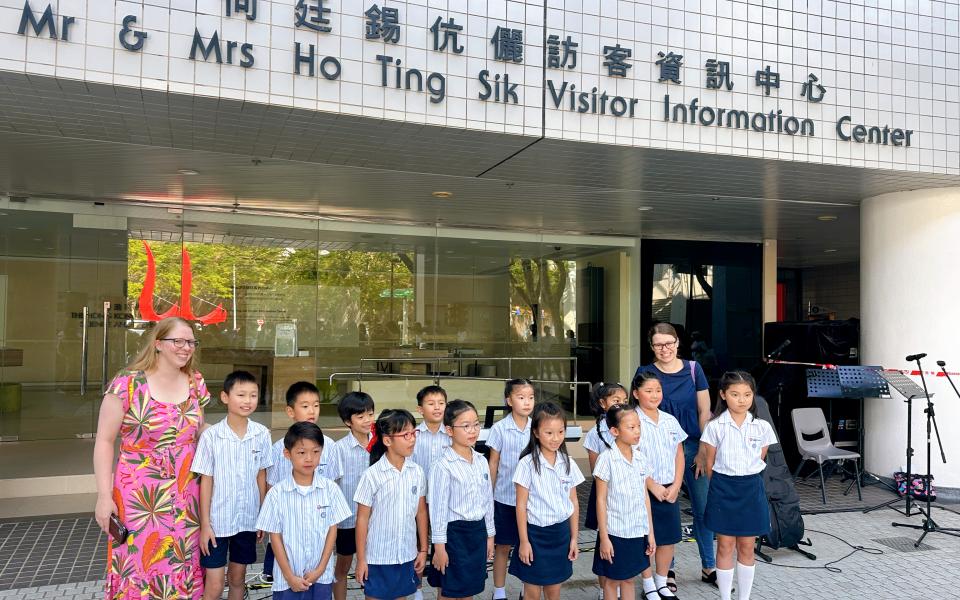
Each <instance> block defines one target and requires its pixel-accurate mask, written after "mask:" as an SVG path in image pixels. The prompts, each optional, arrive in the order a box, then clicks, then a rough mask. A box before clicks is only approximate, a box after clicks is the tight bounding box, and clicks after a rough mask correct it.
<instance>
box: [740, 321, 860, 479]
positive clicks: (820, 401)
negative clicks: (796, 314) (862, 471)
mask: <svg viewBox="0 0 960 600" xmlns="http://www.w3.org/2000/svg"><path fill="white" fill-rule="evenodd" d="M788 340H789V342H790V343H789V344H788V345H787V346H786V347H784V348H783V349H782V351H781V352H780V354H779V356H776V357H774V358H776V359H779V360H785V361H794V362H805V363H817V364H828V365H858V364H860V350H859V346H860V321H859V320H858V319H850V320H847V321H802V322H781V323H767V324H765V325H764V331H763V355H764V356H768V355H769V354H770V353H771V352H773V351H774V350H776V349H777V348H779V347H780V346H781V344H783V343H784V342H786V341H788ZM808 368H811V367H806V366H802V365H778V364H765V365H763V366H762V367H760V368H759V369H757V371H756V372H754V374H753V375H754V377H755V378H756V379H757V388H758V392H759V394H760V395H762V396H763V397H764V398H766V399H767V402H768V403H769V404H770V409H771V412H772V413H773V419H774V422H775V426H776V428H777V437H778V438H779V440H780V444H781V446H782V447H783V453H784V456H785V458H786V460H787V463H788V464H789V465H790V467H791V469H792V468H793V467H795V466H796V464H797V463H798V462H799V460H800V453H799V452H798V451H797V442H796V438H795V436H794V432H793V422H792V421H791V419H790V411H792V410H793V409H795V408H806V407H811V406H813V407H818V408H820V409H821V410H823V414H824V416H825V417H826V418H827V420H828V421H830V423H829V425H830V433H831V438H832V439H833V441H834V442H838V441H858V440H859V428H860V427H861V426H862V423H859V414H860V404H859V402H860V400H854V399H845V398H837V399H831V398H810V397H808V396H807V369H808ZM778 399H779V400H778ZM841 423H842V424H843V425H844V427H842V428H841V427H840V425H841ZM848 423H853V424H854V425H855V427H847V424H848ZM850 449H851V450H856V449H855V448H850ZM861 450H862V449H861Z"/></svg>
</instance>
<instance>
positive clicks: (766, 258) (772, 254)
mask: <svg viewBox="0 0 960 600" xmlns="http://www.w3.org/2000/svg"><path fill="white" fill-rule="evenodd" d="M776 320H777V240H763V322H764V323H773V322H775V321H776Z"/></svg>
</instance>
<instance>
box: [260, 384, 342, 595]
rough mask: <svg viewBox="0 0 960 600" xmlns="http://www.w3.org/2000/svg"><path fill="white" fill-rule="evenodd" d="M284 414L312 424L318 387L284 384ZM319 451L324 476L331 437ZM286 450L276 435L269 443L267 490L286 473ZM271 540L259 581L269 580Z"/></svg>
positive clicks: (317, 410)
mask: <svg viewBox="0 0 960 600" xmlns="http://www.w3.org/2000/svg"><path fill="white" fill-rule="evenodd" d="M286 400H287V416H288V417H289V418H290V419H292V420H293V422H294V423H313V424H316V422H317V418H318V417H319V416H320V390H319V389H317V386H315V385H314V384H312V383H310V382H309V381H298V382H296V383H294V384H292V385H291V386H290V387H288V388H287V394H286ZM323 442H324V443H323V448H324V450H323V452H322V453H321V454H320V458H319V460H318V462H317V465H316V466H317V475H320V476H322V477H326V475H327V472H326V471H327V464H328V463H329V457H330V454H331V450H332V449H333V440H332V439H330V438H329V437H327V436H326V435H324V436H323ZM286 455H287V451H286V448H285V447H284V438H282V437H281V438H280V439H279V440H277V441H276V442H274V444H273V448H272V449H271V451H270V457H271V458H272V462H273V464H272V465H271V466H270V468H269V469H267V490H268V493H269V490H270V488H271V487H272V486H275V485H277V484H278V483H280V482H281V481H283V480H284V479H286V478H287V477H289V476H290V473H291V472H292V471H291V469H292V465H291V464H290V459H288V458H287V456H286ZM273 560H274V553H273V544H271V543H270V541H267V552H266V554H265V555H264V557H263V573H261V574H260V581H261V582H262V583H273V570H274V569H273V566H274V564H273Z"/></svg>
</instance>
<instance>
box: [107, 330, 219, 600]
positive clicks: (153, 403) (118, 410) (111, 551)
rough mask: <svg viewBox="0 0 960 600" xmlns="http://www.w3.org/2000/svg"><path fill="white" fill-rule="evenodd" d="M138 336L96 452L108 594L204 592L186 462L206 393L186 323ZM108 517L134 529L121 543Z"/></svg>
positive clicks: (156, 598)
mask: <svg viewBox="0 0 960 600" xmlns="http://www.w3.org/2000/svg"><path fill="white" fill-rule="evenodd" d="M144 338H145V344H144V347H143V349H142V350H141V351H140V354H139V355H138V356H137V358H136V359H135V360H134V361H133V363H132V364H131V365H130V366H129V367H127V368H126V369H125V370H124V371H121V372H120V374H118V375H117V376H116V377H115V378H114V380H113V381H112V382H111V383H110V387H109V388H108V389H107V393H106V395H104V397H103V404H102V405H101V408H100V421H99V424H98V426H97V439H96V445H95V446H94V451H93V465H94V473H95V475H96V480H97V506H96V511H95V517H96V520H97V524H98V525H100V528H101V529H103V531H104V532H107V538H108V542H107V543H108V550H107V557H108V558H107V585H106V597H107V599H108V600H116V599H128V598H129V599H132V598H136V599H137V600H141V599H143V598H150V599H151V600H173V599H186V598H201V597H202V595H203V570H202V569H201V568H200V553H199V545H198V542H199V529H200V521H199V517H198V515H199V512H198V506H199V499H200V487H199V483H198V480H197V479H196V477H195V476H194V475H193V474H192V473H191V472H190V464H191V462H192V461H193V454H194V451H195V450H196V447H197V439H198V438H199V434H200V429H201V428H202V426H203V407H204V406H205V405H206V403H207V402H208V401H209V399H210V394H209V393H208V392H207V387H206V384H205V383H204V381H203V377H202V376H201V375H200V373H199V372H198V371H196V370H195V363H196V356H195V350H196V346H197V341H196V339H195V338H194V335H193V328H192V327H191V326H190V324H189V323H187V322H186V321H184V320H183V319H180V318H177V317H171V318H167V319H164V320H162V321H160V322H159V323H158V324H157V325H156V326H155V327H154V328H153V329H152V330H151V331H149V332H148V333H147V334H145V335H144ZM118 435H119V436H120V456H119V459H118V460H117V462H116V472H115V473H114V472H113V467H114V444H115V441H116V438H117V436H118ZM111 514H115V515H117V516H118V517H119V518H120V521H121V522H122V523H123V524H124V525H125V526H126V527H127V529H128V530H129V531H130V535H129V536H128V537H127V540H126V542H125V543H119V544H118V543H117V542H115V541H113V539H112V538H111V537H110V535H109V523H110V515H111Z"/></svg>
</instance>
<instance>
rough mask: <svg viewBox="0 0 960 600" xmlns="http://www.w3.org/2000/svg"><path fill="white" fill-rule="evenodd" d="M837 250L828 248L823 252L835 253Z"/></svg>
mask: <svg viewBox="0 0 960 600" xmlns="http://www.w3.org/2000/svg"><path fill="white" fill-rule="evenodd" d="M836 251H837V249H836V248H827V249H826V250H824V251H823V253H824V254H832V253H834V252H836Z"/></svg>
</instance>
